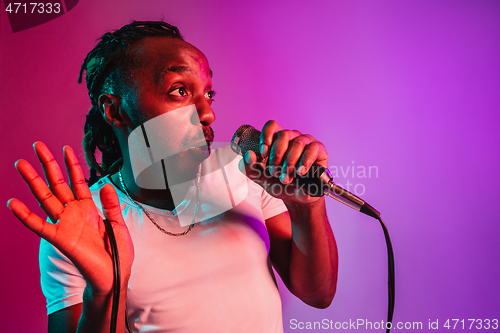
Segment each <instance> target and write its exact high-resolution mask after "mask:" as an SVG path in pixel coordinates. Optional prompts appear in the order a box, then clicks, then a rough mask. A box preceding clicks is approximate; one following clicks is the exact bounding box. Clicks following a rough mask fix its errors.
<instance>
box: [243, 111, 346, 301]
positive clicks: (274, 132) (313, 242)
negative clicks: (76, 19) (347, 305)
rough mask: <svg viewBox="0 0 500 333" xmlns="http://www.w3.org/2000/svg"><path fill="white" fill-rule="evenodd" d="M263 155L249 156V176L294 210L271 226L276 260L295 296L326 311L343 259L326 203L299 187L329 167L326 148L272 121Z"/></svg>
mask: <svg viewBox="0 0 500 333" xmlns="http://www.w3.org/2000/svg"><path fill="white" fill-rule="evenodd" d="M260 154H261V156H262V157H263V158H264V160H263V161H265V158H267V161H266V162H265V165H263V164H261V163H260V162H258V159H257V155H256V154H255V153H254V152H253V151H251V150H250V151H248V152H247V153H246V154H245V156H244V164H245V172H246V175H247V176H248V177H249V178H250V179H252V180H253V181H254V182H256V183H257V184H259V185H261V186H262V187H263V188H264V190H266V191H267V192H268V193H269V194H270V195H271V196H273V197H276V198H279V199H282V200H283V202H284V203H285V205H286V206H287V208H288V213H283V214H280V215H277V216H275V217H272V218H270V219H268V220H266V225H267V229H268V233H269V237H270V240H271V249H270V257H271V261H272V263H273V265H274V266H275V268H276V270H277V271H278V273H279V274H280V276H281V277H282V279H283V281H284V283H285V284H286V286H287V287H288V288H289V289H290V291H291V292H292V293H293V294H295V295H296V296H298V297H299V298H300V299H301V300H303V301H304V302H305V303H307V304H309V305H312V306H315V307H319V308H325V307H327V306H329V305H330V303H331V301H332V299H333V296H334V295H335V290H336V285H337V272H338V254H337V246H336V244H335V238H334V237H333V232H332V229H331V227H330V223H329V222H328V218H327V216H326V209H325V199H324V198H323V197H311V196H309V195H308V194H307V193H305V192H304V191H302V190H301V189H299V188H297V187H296V185H295V184H294V183H293V178H294V177H295V176H296V175H305V174H306V173H307V172H308V171H309V169H310V168H311V166H312V165H313V164H315V163H316V164H318V165H321V166H323V167H326V168H327V167H328V153H327V151H326V148H325V146H324V145H323V144H322V143H321V142H319V141H318V140H316V139H315V138H314V137H313V136H311V135H307V134H302V133H301V132H299V131H296V130H283V129H282V128H281V126H280V125H279V124H278V123H277V122H276V121H273V120H270V121H268V122H267V123H266V124H265V125H264V127H263V128H262V132H261V135H260Z"/></svg>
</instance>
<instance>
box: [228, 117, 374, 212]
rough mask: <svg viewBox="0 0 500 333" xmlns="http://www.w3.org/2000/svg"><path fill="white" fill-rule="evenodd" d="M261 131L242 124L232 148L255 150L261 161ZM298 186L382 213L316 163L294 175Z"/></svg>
mask: <svg viewBox="0 0 500 333" xmlns="http://www.w3.org/2000/svg"><path fill="white" fill-rule="evenodd" d="M259 143H260V131H259V130H257V129H255V128H254V127H253V126H251V125H241V126H240V127H239V128H238V129H237V130H236V132H235V133H234V135H233V138H232V139H231V149H232V150H233V151H234V152H235V153H237V154H240V155H245V153H246V152H247V151H249V150H251V151H253V152H254V153H255V154H256V155H257V158H258V160H259V161H264V160H263V158H262V155H261V154H260V148H259ZM294 182H295V185H296V186H297V187H299V188H300V189H302V190H303V191H304V192H305V193H307V194H308V195H310V196H312V197H322V196H324V195H327V196H329V197H331V198H333V199H335V200H337V201H339V202H341V203H343V204H345V205H347V206H349V207H351V208H353V209H355V210H357V211H359V212H361V213H364V214H366V215H368V216H371V217H373V218H376V219H378V218H379V217H380V213H379V212H378V211H377V210H376V209H375V208H373V207H372V206H370V205H369V204H368V203H367V202H365V201H364V200H362V199H361V198H359V197H358V196H356V195H354V194H352V193H350V192H349V191H346V190H344V189H343V188H342V187H340V186H338V185H335V183H334V182H333V177H332V174H331V173H330V170H328V169H327V168H325V167H324V166H321V165H319V164H317V163H314V164H313V165H312V166H311V168H310V169H309V171H308V172H307V173H306V174H305V175H303V176H300V175H297V174H295V175H294Z"/></svg>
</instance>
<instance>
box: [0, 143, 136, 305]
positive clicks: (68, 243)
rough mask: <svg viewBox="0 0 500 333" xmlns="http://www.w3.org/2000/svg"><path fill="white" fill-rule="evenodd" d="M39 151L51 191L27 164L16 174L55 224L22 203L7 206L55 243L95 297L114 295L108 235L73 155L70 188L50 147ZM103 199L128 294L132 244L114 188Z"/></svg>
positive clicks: (68, 156)
mask: <svg viewBox="0 0 500 333" xmlns="http://www.w3.org/2000/svg"><path fill="white" fill-rule="evenodd" d="M34 148H35V152H36V154H37V156H38V159H39V161H40V162H41V164H42V167H43V170H44V173H45V178H46V180H47V183H48V187H47V184H46V183H45V182H44V181H43V179H42V178H41V177H40V176H39V175H38V174H37V172H36V171H35V170H34V169H33V167H32V166H31V165H30V164H29V163H28V162H27V161H25V160H19V161H17V162H16V168H17V170H18V171H19V173H20V174H21V176H22V177H23V179H24V180H25V181H26V183H27V184H28V186H29V188H30V190H31V192H32V193H33V195H34V196H35V198H36V199H37V201H38V202H39V205H40V207H41V208H42V209H43V210H44V211H45V213H46V214H47V215H48V217H49V218H50V220H51V221H52V223H50V222H46V221H45V220H44V219H42V218H40V217H39V216H37V215H36V214H34V213H33V212H31V211H30V210H29V209H28V207H26V205H24V204H23V203H22V202H21V201H19V200H17V199H11V200H9V202H8V204H7V206H8V207H9V209H10V210H11V211H12V212H13V213H14V215H15V216H16V217H17V218H18V219H19V220H21V222H23V224H24V225H25V226H26V227H28V228H29V229H30V230H32V231H33V232H34V233H36V234H37V235H38V236H40V237H42V238H44V239H45V240H47V241H48V242H50V243H51V244H52V245H53V246H54V247H56V248H57V249H59V250H60V251H61V252H62V253H63V254H64V255H65V256H67V257H68V258H69V259H70V260H71V261H72V262H73V264H74V265H75V266H76V267H77V268H78V270H79V271H80V273H81V274H82V276H83V277H84V278H85V280H86V281H87V287H90V288H91V292H92V294H94V295H102V296H105V295H111V293H112V291H113V262H112V258H111V250H110V246H109V241H108V237H107V234H106V229H105V226H104V222H103V220H102V218H101V217H100V215H99V213H98V211H97V208H96V206H95V204H94V202H93V200H92V196H91V193H90V190H89V188H88V186H87V184H86V182H85V178H84V175H83V172H82V169H81V167H80V164H79V163H78V159H77V158H76V156H75V153H74V151H73V149H72V148H71V147H69V146H66V147H64V161H65V164H66V168H67V171H68V175H69V180H70V185H68V184H67V183H66V181H65V180H64V177H63V175H62V172H61V169H60V168H59V165H58V164H57V162H56V160H55V159H54V157H53V155H52V154H51V152H50V151H49V149H48V148H47V146H45V144H43V143H42V142H36V143H35V144H34ZM100 198H101V203H102V207H103V211H104V215H105V216H106V218H107V219H109V221H110V222H111V225H112V227H113V231H114V234H115V237H116V242H117V245H118V253H119V258H120V276H121V286H122V288H125V289H126V287H127V284H128V279H129V277H130V270H131V267H132V261H133V259H134V248H133V245H132V240H131V238H130V234H129V231H128V229H127V226H126V225H125V222H124V220H123V217H122V214H121V210H120V202H119V200H118V196H117V194H116V192H115V189H114V188H113V186H111V185H109V184H107V185H105V186H104V187H103V188H102V189H101V192H100Z"/></svg>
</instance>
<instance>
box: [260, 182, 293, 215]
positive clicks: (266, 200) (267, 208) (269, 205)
mask: <svg viewBox="0 0 500 333" xmlns="http://www.w3.org/2000/svg"><path fill="white" fill-rule="evenodd" d="M259 187H260V186H259ZM260 189H261V190H262V194H261V198H262V216H263V217H264V221H265V220H267V219H269V218H271V217H273V216H276V215H279V214H281V213H284V212H286V211H287V209H286V206H285V204H284V203H283V200H281V199H277V198H275V197H273V196H272V195H270V194H269V193H267V192H266V191H265V190H264V189H263V188H262V187H260Z"/></svg>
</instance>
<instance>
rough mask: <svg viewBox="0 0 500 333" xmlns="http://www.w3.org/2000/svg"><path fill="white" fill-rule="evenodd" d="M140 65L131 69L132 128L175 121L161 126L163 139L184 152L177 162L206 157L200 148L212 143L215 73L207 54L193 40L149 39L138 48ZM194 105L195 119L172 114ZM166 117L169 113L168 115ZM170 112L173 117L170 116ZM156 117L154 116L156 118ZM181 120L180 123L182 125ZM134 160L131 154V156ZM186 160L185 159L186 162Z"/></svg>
mask: <svg viewBox="0 0 500 333" xmlns="http://www.w3.org/2000/svg"><path fill="white" fill-rule="evenodd" d="M134 51H135V55H136V57H135V58H136V60H137V62H138V64H139V66H137V69H135V70H132V80H133V81H134V83H135V84H134V88H133V89H134V90H135V96H134V97H132V98H134V100H133V101H126V103H124V105H129V106H131V107H130V108H128V109H127V113H129V116H130V118H131V119H132V122H133V123H134V127H137V126H139V125H141V124H143V123H144V122H147V121H149V120H152V119H154V118H155V117H158V116H160V115H162V117H161V118H157V119H167V120H169V119H172V121H167V122H166V123H163V124H162V129H163V130H164V132H165V133H167V135H166V136H167V137H166V138H165V143H166V144H168V145H169V146H171V147H172V149H173V150H174V151H179V152H181V151H186V153H185V154H180V155H179V156H178V158H177V159H180V161H179V163H181V162H183V163H196V162H197V161H198V162H199V161H201V160H202V159H204V158H206V157H207V156H208V153H209V152H208V151H207V150H206V149H205V150H203V149H199V148H193V147H200V142H203V143H204V140H206V141H207V143H208V144H211V143H212V141H213V132H212V130H211V128H210V124H211V123H212V122H213V121H214V120H215V114H214V112H213V110H212V107H211V105H212V101H213V100H212V97H213V94H214V92H213V91H212V72H211V70H210V68H209V65H208V60H207V58H206V57H205V55H204V54H203V53H201V52H200V51H199V50H198V49H196V48H195V47H193V46H192V45H190V44H189V43H187V42H185V41H182V40H179V39H171V38H165V37H151V38H146V39H144V40H143V41H142V42H140V43H139V44H138V45H136V46H135V50H134ZM190 105H194V106H195V107H196V111H197V112H194V114H193V116H192V117H187V118H186V117H184V118H182V119H181V118H179V117H182V113H179V112H172V111H175V110H178V109H180V108H183V107H187V106H190ZM165 116H166V117H165ZM170 116H171V118H170ZM153 121H155V120H153ZM179 124H182V125H179ZM131 158H133V157H131ZM183 160H184V161H183Z"/></svg>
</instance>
